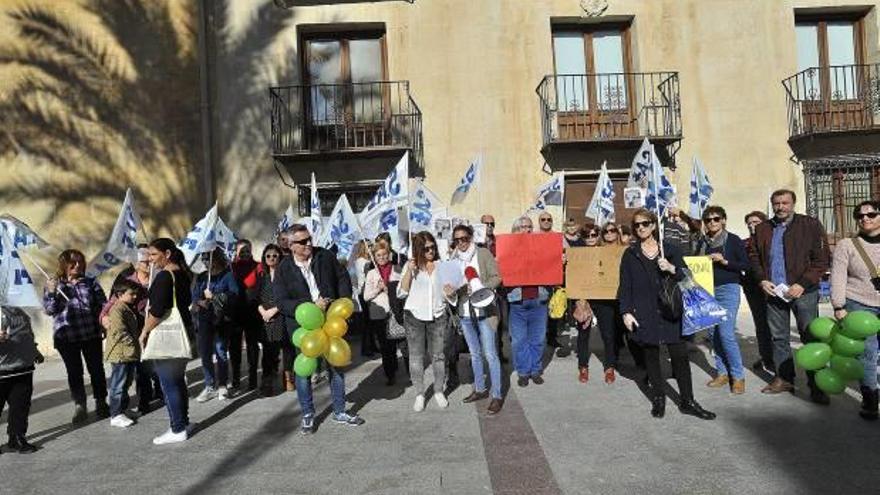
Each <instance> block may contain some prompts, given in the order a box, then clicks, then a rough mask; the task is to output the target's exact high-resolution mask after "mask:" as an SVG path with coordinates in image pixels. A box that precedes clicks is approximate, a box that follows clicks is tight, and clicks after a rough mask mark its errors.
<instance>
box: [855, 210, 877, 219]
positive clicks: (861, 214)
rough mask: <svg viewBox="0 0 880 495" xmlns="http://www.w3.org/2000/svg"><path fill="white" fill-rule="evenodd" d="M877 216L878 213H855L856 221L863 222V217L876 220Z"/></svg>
mask: <svg viewBox="0 0 880 495" xmlns="http://www.w3.org/2000/svg"><path fill="white" fill-rule="evenodd" d="M878 215H880V212H878V211H869V212H868V213H856V220H864V219H865V217H868V218H870V219H871V220H873V219H875V218H877V216H878Z"/></svg>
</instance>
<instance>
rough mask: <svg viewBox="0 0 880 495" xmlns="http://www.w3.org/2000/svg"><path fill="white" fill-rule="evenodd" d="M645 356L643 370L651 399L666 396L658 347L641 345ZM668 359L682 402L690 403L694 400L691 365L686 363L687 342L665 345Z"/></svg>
mask: <svg viewBox="0 0 880 495" xmlns="http://www.w3.org/2000/svg"><path fill="white" fill-rule="evenodd" d="M641 348H642V350H643V351H644V356H645V368H646V370H647V372H648V382H649V383H650V384H651V393H652V396H653V397H661V396H664V395H666V392H665V391H664V388H665V387H664V386H665V385H666V380H664V379H663V372H662V369H661V367H660V346H656V345H648V344H642V346H641ZM666 349H667V350H668V351H669V358H670V359H671V360H672V374H673V375H674V376H675V381H676V382H678V393H679V395H680V396H681V399H682V401H690V400H693V398H694V386H693V383H692V382H691V365H690V362H689V361H688V355H687V353H688V351H687V342H685V341H681V342H677V343H675V344H666Z"/></svg>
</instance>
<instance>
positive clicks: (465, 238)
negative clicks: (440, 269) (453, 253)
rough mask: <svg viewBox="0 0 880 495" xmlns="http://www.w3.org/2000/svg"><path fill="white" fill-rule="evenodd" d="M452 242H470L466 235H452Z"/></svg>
mask: <svg viewBox="0 0 880 495" xmlns="http://www.w3.org/2000/svg"><path fill="white" fill-rule="evenodd" d="M452 242H453V243H455V244H459V243H462V242H471V238H470V236H467V235H465V236H461V237H454V238H453V239H452Z"/></svg>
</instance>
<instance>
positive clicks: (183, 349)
mask: <svg viewBox="0 0 880 495" xmlns="http://www.w3.org/2000/svg"><path fill="white" fill-rule="evenodd" d="M168 273H169V274H170V275H171V287H172V292H171V304H172V306H171V310H170V311H169V312H168V314H167V315H166V316H165V318H164V319H163V320H162V322H161V323H159V324H158V325H156V328H154V329H153V330H152V331H151V332H150V335H149V337H148V339H147V345H146V347H145V348H144V352H143V354H142V355H141V359H144V360H158V359H192V357H193V353H192V344H191V343H190V339H189V334H188V333H187V330H186V325H185V324H184V323H183V318H181V316H180V310H179V309H178V308H177V283H176V281H175V279H174V274H173V273H171V272H168Z"/></svg>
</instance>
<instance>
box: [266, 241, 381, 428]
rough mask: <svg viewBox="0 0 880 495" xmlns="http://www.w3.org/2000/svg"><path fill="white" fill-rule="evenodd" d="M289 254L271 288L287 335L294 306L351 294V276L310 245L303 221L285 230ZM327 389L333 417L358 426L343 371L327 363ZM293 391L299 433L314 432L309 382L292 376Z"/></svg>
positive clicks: (293, 318) (325, 304)
mask: <svg viewBox="0 0 880 495" xmlns="http://www.w3.org/2000/svg"><path fill="white" fill-rule="evenodd" d="M288 234H289V236H290V250H291V256H286V257H285V258H284V259H283V260H282V261H281V264H280V265H278V268H277V269H276V272H275V280H274V282H273V289H274V292H275V301H276V304H277V306H278V309H279V311H280V312H281V314H282V315H283V316H284V322H285V327H286V329H287V333H288V337H289V336H290V335H291V334H292V333H293V331H294V330H295V329H296V328H297V326H298V325H297V323H296V308H297V307H298V306H299V305H300V304H302V303H307V302H313V303H315V304H317V305H318V307H319V308H321V310H322V311H323V310H326V309H327V308H328V307H329V306H330V303H331V302H332V301H333V300H334V299H339V298H342V297H349V298H350V297H351V279H350V278H349V277H348V272H347V271H346V270H345V268H344V267H343V266H342V265H341V264H340V263H339V261H338V260H337V259H336V256H334V255H333V253H332V252H330V251H328V250H326V249H322V248H318V247H314V246H313V244H312V236H311V234H310V233H309V231H308V229H307V228H306V227H305V226H304V225H299V224H296V225H293V226H292V227H291V228H290V230H289V232H288ZM330 393H331V396H332V397H333V416H332V418H333V421H335V422H337V423H341V424H347V425H353V426H358V425H361V424H363V423H364V420H363V419H361V418H360V417H358V416H357V415H356V414H349V413H347V412H346V411H345V375H344V374H343V373H342V370H340V369H337V368H334V367H332V366H330ZM296 395H297V399H299V404H300V408H301V409H302V413H303V418H302V429H301V432H302V433H303V434H309V433H312V432H314V428H315V426H314V421H315V405H314V402H313V400H312V382H311V380H309V379H308V378H304V377H300V376H297V377H296Z"/></svg>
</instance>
